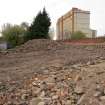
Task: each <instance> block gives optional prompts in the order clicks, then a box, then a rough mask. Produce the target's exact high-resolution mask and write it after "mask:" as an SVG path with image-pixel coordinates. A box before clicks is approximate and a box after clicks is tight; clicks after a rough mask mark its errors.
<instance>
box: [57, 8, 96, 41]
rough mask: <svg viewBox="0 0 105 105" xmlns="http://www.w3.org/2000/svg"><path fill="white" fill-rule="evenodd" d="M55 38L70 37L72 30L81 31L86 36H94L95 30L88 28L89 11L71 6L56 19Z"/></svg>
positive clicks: (63, 38)
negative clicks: (69, 9)
mask: <svg viewBox="0 0 105 105" xmlns="http://www.w3.org/2000/svg"><path fill="white" fill-rule="evenodd" d="M56 30H57V39H58V40H65V39H70V35H71V34H72V33H73V32H77V31H81V32H83V33H84V34H85V35H86V37H88V38H94V37H95V36H96V30H92V29H90V11H84V10H80V9H78V8H72V10H71V11H69V12H68V13H66V14H65V15H64V16H62V17H61V18H59V19H58V21H57V26H56Z"/></svg>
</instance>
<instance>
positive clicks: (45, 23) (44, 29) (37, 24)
mask: <svg viewBox="0 0 105 105" xmlns="http://www.w3.org/2000/svg"><path fill="white" fill-rule="evenodd" d="M50 25H51V22H50V18H49V16H48V14H47V12H46V10H45V8H44V9H43V11H42V12H41V11H40V12H39V13H38V15H37V16H36V17H35V19H34V21H33V23H32V24H31V26H30V27H29V29H28V33H27V40H30V39H43V38H45V39H47V38H49V35H48V32H49V27H50Z"/></svg>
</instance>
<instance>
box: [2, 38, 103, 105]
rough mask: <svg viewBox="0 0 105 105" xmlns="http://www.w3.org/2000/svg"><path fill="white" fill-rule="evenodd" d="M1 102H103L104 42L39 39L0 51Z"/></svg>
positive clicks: (38, 104) (33, 104)
mask: <svg viewBox="0 0 105 105" xmlns="http://www.w3.org/2000/svg"><path fill="white" fill-rule="evenodd" d="M0 105H105V43H100V44H98V43H97V44H95V43H94V44H89V45H82V44H79V45H78V44H69V43H66V42H61V41H51V40H45V39H40V40H32V41H29V42H27V43H25V44H24V45H22V46H19V47H16V48H15V49H11V50H8V51H3V52H0Z"/></svg>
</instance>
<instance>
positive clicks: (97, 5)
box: [0, 0, 105, 35]
mask: <svg viewBox="0 0 105 105" xmlns="http://www.w3.org/2000/svg"><path fill="white" fill-rule="evenodd" d="M44 5H45V7H46V9H47V11H48V13H49V16H50V17H51V19H52V23H53V26H54V25H55V23H56V20H57V19H58V18H59V17H60V16H62V15H63V14H65V13H66V12H68V11H69V10H71V8H72V7H77V8H80V9H83V10H89V11H91V24H90V27H91V28H92V29H96V30H98V35H103V34H105V7H104V6H105V0H0V27H1V26H2V25H3V24H4V23H11V24H20V23H21V22H28V23H31V22H32V20H33V18H34V17H35V16H36V14H37V13H38V12H39V11H40V10H41V9H42V8H43V7H44ZM0 29H1V28H0Z"/></svg>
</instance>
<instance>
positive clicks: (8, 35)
mask: <svg viewBox="0 0 105 105" xmlns="http://www.w3.org/2000/svg"><path fill="white" fill-rule="evenodd" d="M24 33H25V29H24V28H22V27H21V26H19V25H14V26H12V25H7V26H6V25H5V27H4V28H3V29H2V35H3V38H4V39H5V40H6V41H7V43H9V44H10V45H11V46H12V47H15V46H17V45H20V44H22V43H23V42H24V38H23V37H24Z"/></svg>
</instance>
